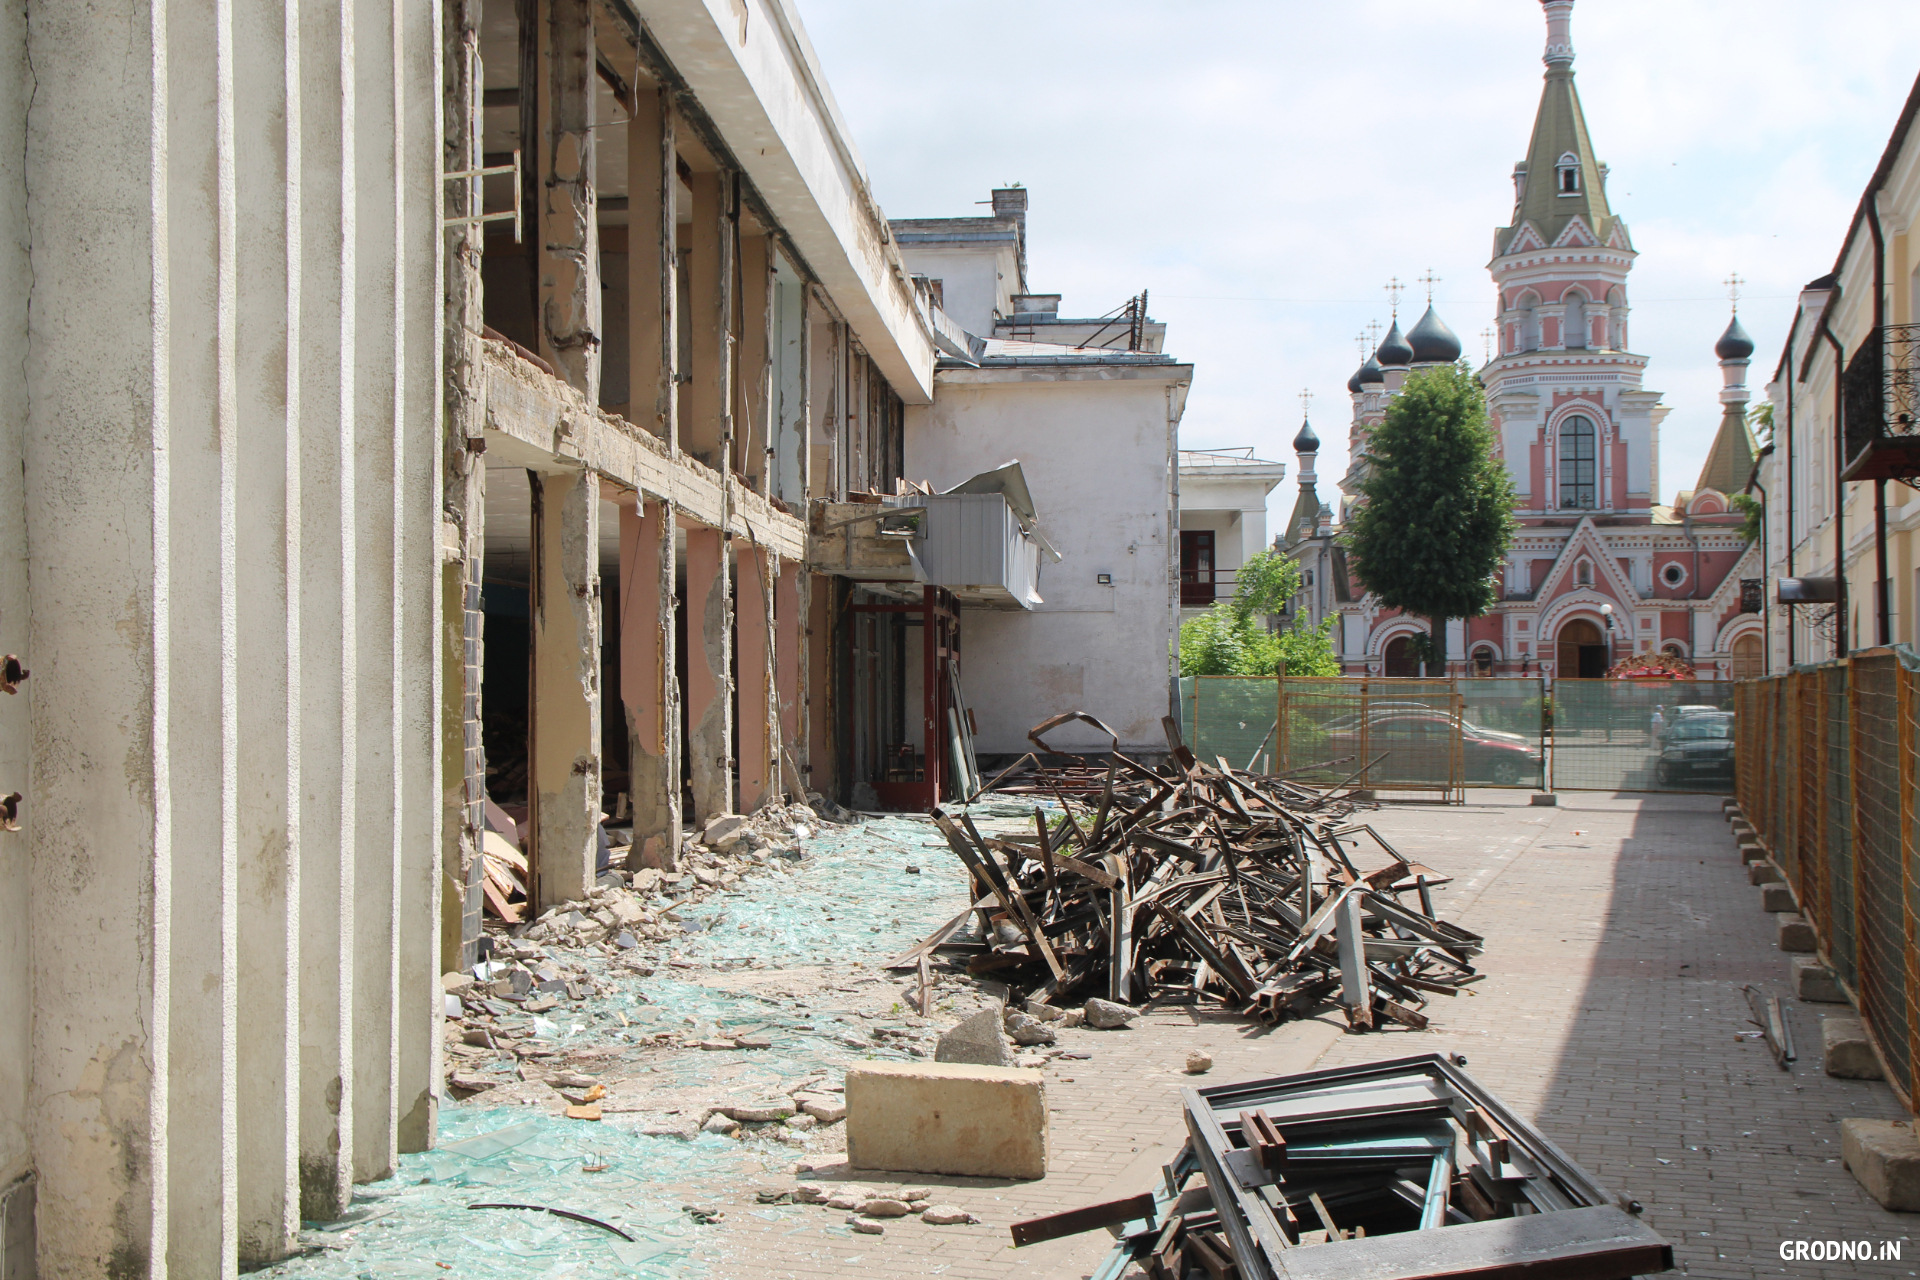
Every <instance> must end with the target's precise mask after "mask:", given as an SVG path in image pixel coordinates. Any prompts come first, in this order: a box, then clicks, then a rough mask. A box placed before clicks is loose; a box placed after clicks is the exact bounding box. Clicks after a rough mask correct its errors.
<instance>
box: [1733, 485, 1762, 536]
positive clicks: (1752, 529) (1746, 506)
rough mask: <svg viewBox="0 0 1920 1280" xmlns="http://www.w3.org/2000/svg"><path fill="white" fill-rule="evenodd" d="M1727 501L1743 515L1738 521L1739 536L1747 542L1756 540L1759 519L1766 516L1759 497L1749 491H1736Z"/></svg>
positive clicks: (1758, 533)
mask: <svg viewBox="0 0 1920 1280" xmlns="http://www.w3.org/2000/svg"><path fill="white" fill-rule="evenodd" d="M1727 501H1728V502H1731V503H1732V504H1733V509H1734V510H1735V511H1738V512H1739V513H1740V514H1741V516H1742V517H1744V518H1743V519H1742V520H1741V521H1740V536H1741V537H1743V538H1745V539H1746V540H1747V541H1748V542H1758V541H1759V540H1760V521H1761V520H1762V519H1764V518H1765V516H1766V508H1765V507H1764V506H1763V505H1762V504H1761V502H1760V499H1758V498H1756V497H1754V496H1753V495H1752V494H1750V493H1736V494H1734V495H1733V496H1732V497H1730V498H1728V499H1727Z"/></svg>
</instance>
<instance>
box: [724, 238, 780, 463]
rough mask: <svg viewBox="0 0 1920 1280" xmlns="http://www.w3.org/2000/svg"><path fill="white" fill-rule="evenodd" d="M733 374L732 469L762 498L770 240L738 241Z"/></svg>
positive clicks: (769, 431) (768, 433)
mask: <svg viewBox="0 0 1920 1280" xmlns="http://www.w3.org/2000/svg"><path fill="white" fill-rule="evenodd" d="M738 317H739V318H738V321H737V332H738V333H739V351H740V357H739V370H738V373H737V375H736V377H735V383H736V389H735V392H734V431H735V432H736V434H737V436H738V438H737V439H736V440H735V442H734V449H733V467H734V470H736V471H738V472H739V473H740V474H742V475H744V476H745V477H746V479H747V484H748V486H749V487H750V488H752V489H753V490H754V492H756V493H765V492H767V481H768V477H767V449H768V447H769V444H770V443H771V441H772V439H773V344H772V343H771V342H770V341H769V340H768V339H769V335H770V334H771V333H772V330H773V261H772V238H771V237H769V236H765V235H753V236H749V235H743V236H741V237H740V302H739V308H738Z"/></svg>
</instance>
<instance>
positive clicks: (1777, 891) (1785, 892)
mask: <svg viewBox="0 0 1920 1280" xmlns="http://www.w3.org/2000/svg"><path fill="white" fill-rule="evenodd" d="M1760 909H1761V910H1762V911H1798V910H1799V909H1800V907H1799V904H1798V903H1796V902H1794V900H1793V890H1791V889H1789V888H1788V887H1787V886H1786V885H1784V884H1767V885H1761V886H1760Z"/></svg>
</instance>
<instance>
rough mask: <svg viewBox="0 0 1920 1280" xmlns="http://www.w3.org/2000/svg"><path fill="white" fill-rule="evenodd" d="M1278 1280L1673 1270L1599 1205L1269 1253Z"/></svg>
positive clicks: (1668, 1248) (1642, 1228)
mask: <svg viewBox="0 0 1920 1280" xmlns="http://www.w3.org/2000/svg"><path fill="white" fill-rule="evenodd" d="M1268 1260H1269V1262H1270V1265H1271V1266H1272V1267H1273V1268H1274V1271H1275V1272H1276V1274H1277V1275H1278V1276H1279V1277H1281V1280H1354V1278H1355V1277H1358V1276H1364V1277H1365V1278H1366V1280H1438V1278H1440V1277H1445V1278H1446V1280H1626V1278H1627V1277H1629V1276H1640V1275H1652V1274H1654V1273H1656V1272H1660V1271H1667V1270H1670V1269H1671V1268H1672V1267H1673V1246H1672V1245H1670V1244H1668V1243H1667V1242H1666V1241H1665V1240H1663V1239H1661V1238H1660V1236H1659V1234H1658V1233H1656V1232H1655V1231H1654V1230H1653V1228H1651V1227H1649V1226H1647V1225H1646V1224H1645V1223H1643V1222H1641V1221H1640V1220H1639V1219H1637V1218H1635V1217H1633V1216H1631V1215H1630V1214H1628V1213H1626V1212H1625V1211H1624V1210H1621V1209H1617V1208H1614V1207H1613V1206H1612V1205H1602V1206H1597V1207H1592V1208H1585V1209H1568V1210H1565V1211H1563V1212H1560V1213H1532V1214H1527V1215H1525V1216H1523V1217H1519V1218H1494V1219H1490V1220H1488V1221H1486V1222H1468V1223H1461V1224H1458V1225H1455V1226H1451V1227H1447V1228H1445V1229H1444V1230H1440V1231H1403V1232H1400V1233H1398V1234H1395V1235H1385V1236H1369V1237H1367V1238H1366V1239H1364V1240H1340V1241H1329V1242H1328V1243H1326V1244H1324V1245H1319V1246H1316V1247H1314V1248H1312V1249H1289V1250H1287V1251H1285V1252H1284V1253H1280V1254H1277V1255H1275V1254H1269V1255H1268Z"/></svg>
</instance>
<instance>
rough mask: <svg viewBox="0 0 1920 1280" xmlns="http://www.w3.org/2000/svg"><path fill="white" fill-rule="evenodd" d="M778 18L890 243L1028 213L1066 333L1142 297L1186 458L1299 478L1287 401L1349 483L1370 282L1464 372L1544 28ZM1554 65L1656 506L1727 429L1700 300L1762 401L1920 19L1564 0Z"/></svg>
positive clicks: (1114, 6)
mask: <svg viewBox="0 0 1920 1280" xmlns="http://www.w3.org/2000/svg"><path fill="white" fill-rule="evenodd" d="M799 2H800V5H801V14H802V17H803V19H804V20H805V22H806V24H807V27H808V30H809V32H810V34H811V36H812V39H813V42H814V44H815V46H816V47H817V48H818V50H819V53H820V56H821V60H822V62H823V64H824V66H825V70H826V73H827V77H828V79H829V81H830V82H831V83H832V85H833V90H834V93H835V94H836V96H837V97H838V99H839V101H840V104H841V106H842V109H843V111H844V114H845V116H846V119H847V121H848V123H849V125H850V127H851V128H852V130H853V132H854V135H855V138H856V140H857V142H858V145H859V148H860V150H861V152H862V154H863V156H864V157H865V160H866V163H867V167H868V171H869V173H870V175H871V177H872V179H873V183H874V187H875V190H876V193H877V194H878V196H879V198H880V201H881V203H882V205H883V207H885V208H886V209H887V211H888V212H889V213H890V214H892V215H893V216H896V217H937V216H952V215H966V214H970V213H973V212H975V211H976V210H975V206H976V204H977V202H979V201H982V200H984V199H985V197H986V194H987V190H988V188H990V187H992V186H996V185H999V184H1001V183H1003V182H1008V181H1020V182H1024V183H1025V184H1026V185H1027V186H1028V187H1029V188H1030V189H1031V190H1032V209H1031V211H1030V214H1029V238H1030V252H1029V260H1030V270H1031V272H1032V277H1033V279H1032V284H1033V287H1035V288H1036V289H1040V290H1045V291H1048V292H1060V293H1063V294H1065V295H1066V298H1065V301H1064V303H1063V305H1064V306H1065V307H1066V308H1068V309H1069V310H1072V311H1076V312H1079V313H1082V314H1097V313H1099V312H1102V311H1105V310H1108V309H1109V308H1112V307H1114V306H1117V305H1119V304H1120V303H1121V302H1122V301H1124V300H1125V299H1126V298H1127V297H1128V296H1130V295H1132V294H1135V293H1138V292H1139V291H1140V290H1141V289H1142V288H1146V289H1149V290H1151V291H1152V310H1153V313H1154V315H1155V316H1156V317H1157V318H1159V319H1163V320H1165V321H1166V322H1167V323H1168V347H1169V350H1171V351H1172V352H1173V353H1174V354H1176V355H1178V356H1180V357H1182V358H1184V359H1187V360H1191V361H1193V362H1194V364H1195V366H1196V368H1195V375H1194V391H1193V395H1192V398H1191V400H1190V402H1189V404H1188V408H1187V415H1186V425H1185V430H1184V433H1183V436H1184V440H1185V442H1186V443H1188V444H1190V445H1194V446H1203V447H1204V446H1209V445H1232V444H1252V445H1255V446H1257V447H1258V448H1259V449H1260V451H1261V452H1262V453H1263V454H1264V455H1265V456H1268V457H1278V458H1286V459H1288V460H1289V461H1291V457H1290V455H1289V454H1288V452H1287V445H1288V442H1289V441H1290V440H1291V439H1292V437H1293V433H1294V430H1295V428H1296V426H1297V424H1298V421H1299V403H1298V401H1297V400H1296V399H1295V398H1294V396H1295V393H1296V392H1297V391H1298V390H1299V389H1300V388H1301V387H1302V386H1308V387H1311V388H1312V389H1313V390H1314V391H1315V392H1316V394H1317V396H1318V398H1317V399H1316V401H1315V411H1314V417H1315V419H1316V425H1317V427H1318V429H1319V433H1320V437H1321V440H1322V442H1323V448H1324V449H1325V453H1323V455H1322V457H1321V460H1320V468H1319V470H1320V474H1321V475H1322V476H1334V477H1337V476H1338V475H1339V474H1341V472H1342V471H1344V470H1345V461H1346V434H1347V432H1346V428H1347V421H1348V418H1349V417H1350V410H1349V408H1348V405H1347V401H1346V390H1345V384H1346V379H1347V376H1348V375H1349V374H1350V373H1351V372H1352V371H1353V368H1354V366H1355V364H1356V353H1355V349H1354V345H1353V341H1352V338H1353V335H1354V333H1355V332H1356V331H1357V330H1358V329H1359V328H1360V327H1361V326H1363V325H1364V324H1365V323H1366V322H1367V321H1368V320H1370V319H1374V318H1378V319H1381V320H1383V321H1384V320H1385V318H1386V307H1385V298H1384V295H1383V294H1382V292H1381V289H1380V286H1381V285H1382V284H1383V283H1384V282H1385V281H1386V279H1387V278H1388V277H1389V276H1393V275H1397V276H1399V277H1400V278H1401V279H1402V280H1410V279H1412V278H1414V277H1415V276H1418V275H1419V274H1421V273H1422V272H1423V271H1425V270H1426V269H1427V268H1429V267H1431V268H1433V269H1434V270H1435V271H1436V272H1437V274H1439V275H1440V276H1441V277H1442V281H1443V282H1442V283H1441V285H1440V286H1439V290H1438V293H1437V295H1436V301H1437V303H1438V305H1439V307H1440V309H1441V312H1442V314H1443V315H1444V316H1445V317H1446V318H1447V320H1448V322H1449V323H1450V324H1451V325H1452V326H1453V328H1454V330H1455V331H1456V332H1457V333H1459V335H1460V337H1461V340H1462V342H1463V343H1464V344H1465V346H1466V350H1467V354H1468V355H1469V356H1470V357H1475V358H1477V357H1478V356H1479V355H1480V353H1481V351H1482V343H1481V339H1480V337H1479V334H1480V332H1481V330H1482V329H1483V328H1484V327H1485V326H1487V325H1488V324H1489V323H1490V322H1491V317H1492V309H1493V288H1492V285H1491V283H1490V282H1489V280H1488V278H1487V274H1486V260H1487V257H1488V253H1489V249H1490V246H1491V240H1492V231H1493V228H1494V227H1495V226H1497V225H1500V224H1503V223H1504V222H1505V220H1506V217H1507V215H1508V212H1509V208H1510V203H1511V191H1512V188H1511V180H1510V177H1509V175H1510V173H1511V170H1512V166H1513V163H1514V161H1516V160H1518V159H1519V158H1521V157H1522V156H1523V155H1524V154H1525V151H1526V145H1527V136H1528V133H1529V131H1530V129H1531V127H1532V123H1533V112H1534V107H1535V105H1536V103H1537V101H1538V96H1539V91H1540V72H1541V67H1540V62H1539V55H1540V49H1541V45H1542V43H1543V36H1544V23H1543V21H1542V19H1541V16H1540V11H1539V7H1538V5H1537V4H1534V3H1530V2H1525V0H1522V2H1516V0H1453V3H1450V4H1447V5H1444V6H1408V5H1404V4H1395V3H1390V2H1389V0H1348V2H1346V3H1340V4H1327V3H1324V2H1323V0H1184V2H1183V3H1180V4H1178V5H1167V4H1164V3H1152V2H1150V0H1106V3H1103V4H1100V5H1097V6H1094V5H1085V4H1062V3H1057V2H1055V3H1049V2H1048V0H1020V2H1018V3H1016V2H1014V0H974V3H970V4H966V5H944V4H943V5H935V4H926V3H911V4H903V3H900V2H899V0H799ZM1573 36H1574V45H1575V47H1576V49H1577V51H1578V62H1577V63H1576V68H1577V70H1578V73H1579V77H1580V78H1579V85H1580V90H1581V94H1582V97H1583V100H1584V102H1585V106H1586V112H1587V121H1588V125H1589V127H1590V129H1591V131H1592V134H1593V137H1594V142H1595V145H1596V147H1597V149H1598V151H1599V153H1600V158H1601V159H1602V160H1605V161H1607V162H1608V163H1609V164H1610V165H1611V166H1612V177H1611V180H1610V183H1609V187H1610V191H1611V194H1612V196H1613V204H1614V208H1615V212H1617V213H1619V214H1620V215H1622V216H1623V217H1624V218H1625V219H1626V220H1627V222H1628V225H1629V226H1630V227H1631V229H1632V231H1633V234H1634V238H1635V243H1636V246H1637V247H1638V248H1639V250H1640V253H1641V257H1640V260H1639V262H1638V264H1637V265H1636V267H1635V270H1634V276H1633V284H1632V291H1633V300H1634V318H1633V329H1632V334H1633V342H1634V346H1635V347H1636V348H1637V349H1638V350H1640V351H1642V352H1643V353H1645V354H1646V355H1648V356H1649V357H1651V359H1652V364H1651V367H1650V368H1649V370H1648V375H1647V379H1648V381H1647V385H1648V386H1649V387H1650V388H1653V389H1657V390H1660V391H1664V392H1665V393H1666V399H1667V403H1668V404H1670V405H1672V406H1673V413H1672V415H1671V416H1670V417H1669V418H1668V419H1667V422H1666V425H1665V427H1664V428H1663V432H1662V438H1663V446H1664V456H1663V457H1662V459H1661V487H1662V489H1663V490H1664V493H1663V495H1662V496H1663V497H1666V498H1671V496H1672V492H1673V490H1675V489H1677V488H1684V487H1689V486H1691V484H1692V482H1693V478H1694V477H1695V476H1696V475H1697V474H1698V472H1699V469H1700V465H1701V463H1702V462H1703V460H1704V458H1705V454H1706V450H1707V446H1708V444H1709V443H1710V441H1711V438H1712V433H1713V429H1714V427H1715V425H1716V424H1717V422H1718V420H1719V405H1718V403H1717V401H1716V399H1715V391H1716V389H1717V387H1718V386H1719V373H1718V370H1717V369H1716V368H1715V367H1714V363H1713V356H1712V346H1713V342H1714V340H1715V339H1716V338H1717V337H1718V336H1719V334H1720V331H1721V329H1722V328H1723V327H1724V326H1725V323H1726V307H1725V303H1724V301H1723V291H1722V289H1721V285H1720V281H1721V280H1722V279H1724V278H1725V276H1726V275H1727V273H1728V272H1730V271H1738V272H1739V273H1740V274H1741V275H1742V276H1744V277H1746V278H1747V279H1748V280H1749V282H1750V283H1749V284H1748V286H1747V290H1746V292H1747V301H1746V302H1744V303H1743V304H1742V310H1741V315H1742V320H1743V322H1744V323H1745V324H1746V327H1747V329H1748V330H1749V331H1750V332H1751V333H1752V334H1753V337H1754V340H1755V342H1756V343H1757V344H1758V351H1757V352H1756V355H1755V360H1754V365H1755V367H1754V376H1753V377H1752V378H1751V379H1750V381H1751V382H1752V383H1753V384H1754V385H1755V386H1756V387H1757V386H1758V385H1759V384H1761V383H1763V382H1764V381H1765V378H1766V374H1767V373H1768V372H1769V371H1770V370H1771V369H1772V367H1773V364H1774V361H1775V359H1776V357H1777V355H1778V351H1779V347H1780V343H1781V342H1782V341H1783V340H1784V337H1785V332H1786V325H1787V322H1788V320H1789V319H1790V317H1791V313H1792V307H1793V301H1792V298H1793V295H1794V294H1795V293H1796V292H1797V290H1798V288H1799V286H1800V284H1802V283H1803V282H1805V281H1806V280H1808V279H1811V278H1812V277H1814V276H1817V275H1820V274H1821V273H1823V272H1825V271H1826V270H1828V269H1829V267H1830V266H1831V264H1832V262H1833V258H1834V256H1835V254H1836V253H1837V252H1838V249H1839V245H1840V238H1841V236H1842V235H1843V234H1844V233H1845V231H1846V224H1847V220H1848V218H1849V217H1850V216H1851V213H1852V210H1853V208H1854V205H1855V204H1856V203H1857V201H1858V199H1859V195H1860V190H1861V188H1862V187H1863V186H1864V184H1865V182H1866V179H1867V177H1868V175H1869V174H1870V173H1871V172H1872V169H1873V166H1874V164H1875V162H1876V161H1877V160H1878V158H1879V154H1880V152H1881V150H1882V148H1883V147H1884V145H1885V142H1886V138H1887V135H1888V133H1889V131H1890V130H1891V129H1892V127H1893V123H1894V120H1895V118H1896V116H1897V115H1898V113H1899V110H1900V106H1901V104H1902V102H1903V101H1904V99H1905V97H1906V94H1907V92H1908V90H1909V88H1910V87H1911V85H1912V82H1913V76H1914V74H1915V72H1916V70H1920V59H1916V58H1915V56H1914V55H1913V53H1912V52H1910V51H1911V50H1915V49H1920V5H1915V4H1913V3H1912V0H1848V3H1846V4H1845V5H1832V4H1828V5H1808V4H1805V3H1804V0H1748V2H1746V3H1739V4H1735V3H1732V2H1731V0H1720V2H1718V3H1704V2H1702V0H1694V2H1693V3H1686V4H1675V3H1673V2H1672V0H1604V3H1603V2H1602V0H1586V3H1583V4H1580V5H1579V6H1578V7H1577V8H1576V10H1575V12H1574V19H1573ZM1409 303H1410V304H1411V305H1412V306H1413V308H1414V311H1413V314H1414V315H1417V314H1418V305H1419V303H1418V295H1417V294H1416V295H1412V296H1410V298H1409ZM1292 489H1293V485H1292V482H1291V481H1289V482H1288V483H1287V484H1286V485H1285V486H1283V487H1282V490H1281V491H1276V493H1275V495H1274V506H1275V507H1276V508H1278V509H1279V510H1280V511H1281V512H1284V511H1285V510H1286V509H1287V508H1289V507H1290V506H1291V504H1292V492H1291V491H1292ZM1322 493H1323V496H1329V497H1330V489H1329V486H1327V485H1326V484H1325V483H1323V485H1322Z"/></svg>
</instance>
